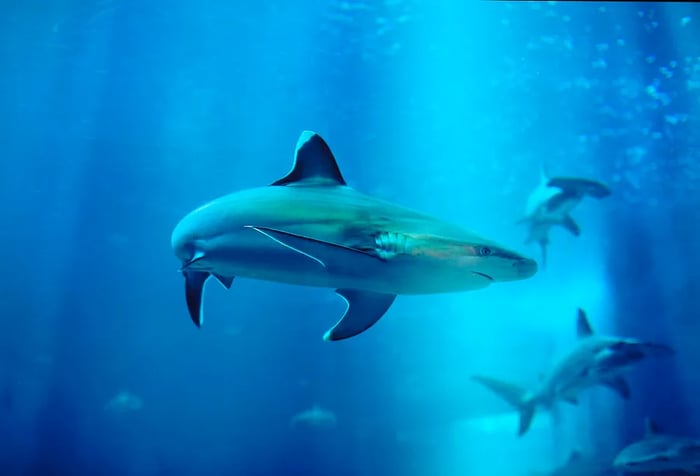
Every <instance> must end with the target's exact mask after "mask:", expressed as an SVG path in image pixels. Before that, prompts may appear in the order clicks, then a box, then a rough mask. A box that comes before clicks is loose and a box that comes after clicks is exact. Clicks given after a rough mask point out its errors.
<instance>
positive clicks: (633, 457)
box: [613, 418, 700, 474]
mask: <svg viewBox="0 0 700 476" xmlns="http://www.w3.org/2000/svg"><path fill="white" fill-rule="evenodd" d="M644 426H645V434H644V438H643V439H641V440H639V441H636V442H634V443H632V444H630V445H628V446H626V447H625V448H623V449H622V451H620V453H618V455H617V456H616V457H615V461H614V463H613V466H614V467H615V469H616V470H618V471H621V472H629V473H654V474H656V473H657V472H666V471H684V472H687V473H690V474H700V440H695V439H691V438H684V437H680V436H673V435H666V434H663V433H662V432H661V431H660V430H659V428H658V426H657V425H656V424H655V423H654V422H653V421H651V420H649V419H648V418H647V419H646V420H645V422H644Z"/></svg>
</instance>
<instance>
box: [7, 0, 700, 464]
mask: <svg viewBox="0 0 700 476" xmlns="http://www.w3.org/2000/svg"><path fill="white" fill-rule="evenodd" d="M40 3H41V5H39V4H37V3H34V2H23V1H12V0H8V1H5V2H3V3H2V5H1V6H0V39H1V41H0V71H2V74H1V75H0V145H1V147H2V148H1V149H0V160H1V161H2V173H1V174H0V203H2V204H3V205H2V208H1V209H0V210H1V211H2V213H1V220H2V226H0V249H1V250H2V251H3V252H2V262H3V265H2V269H3V271H4V272H3V273H2V278H0V280H1V285H2V286H1V289H2V302H3V310H2V313H1V315H2V320H3V332H2V333H1V335H0V438H1V439H2V444H1V445H0V474H3V475H15V474H18V475H59V474H60V475H63V474H71V475H126V474H128V475H190V474H197V475H203V474H207V475H233V474H236V475H239V474H240V475H279V474H290V475H307V476H309V475H327V474H333V475H336V476H351V475H352V476H355V475H380V474H381V475H402V476H403V475H441V476H452V475H463V474H475V475H494V474H504V475H505V474H508V475H529V474H531V472H532V471H546V470H549V469H551V468H554V467H556V466H558V465H561V464H562V463H563V462H564V461H565V460H566V459H567V457H568V455H569V454H570V452H571V451H572V450H573V449H575V448H579V449H582V450H584V451H587V452H589V453H601V454H602V453H605V454H606V457H609V456H610V455H613V456H614V454H615V453H616V452H617V451H619V449H621V448H622V447H623V446H624V445H626V444H628V443H631V442H633V441H635V440H638V439H640V438H641V437H642V433H643V423H642V422H643V419H644V418H645V417H651V418H653V419H655V420H656V421H658V422H659V423H660V424H661V426H662V427H663V428H664V430H665V431H668V432H669V433H672V434H675V435H682V436H688V437H698V438H700V413H699V411H700V407H699V405H700V404H699V403H698V400H697V398H696V396H697V395H698V392H699V391H700V380H699V379H698V373H697V366H698V364H699V363H700V347H699V346H698V341H699V339H700V320H699V319H700V305H699V304H698V303H699V302H700V301H699V300H698V299H697V294H698V292H699V291H700V287H698V286H699V285H698V283H699V282H700V280H699V279H698V278H699V276H698V272H697V270H698V269H699V266H700V252H699V251H698V250H699V248H698V242H699V241H698V240H699V239H700V212H698V204H700V132H699V131H700V124H699V121H700V119H699V118H700V116H699V114H700V7H698V6H697V5H694V4H663V3H567V2H540V3H518V2H513V3H508V2H460V1H453V2H450V1H442V2H428V1H425V0H385V1H381V2H380V1H376V2H372V1H367V2H355V1H350V0H347V1H342V2H341V1H333V2H324V1H319V0H303V1H299V2H283V1H276V2H273V1H270V2H187V1H184V0H173V1H169V2H165V1H160V2H158V1H152V2H145V1H139V0H100V1H88V0H74V1H69V0H63V1H58V0H57V1H53V2H40ZM305 129H311V130H315V131H318V132H319V133H320V134H322V135H323V137H324V138H325V139H326V140H327V142H328V143H329V145H330V147H331V149H332V150H333V152H334V154H335V156H336V158H337V160H338V163H339V166H340V168H341V170H342V172H343V175H344V176H345V178H346V179H347V181H348V183H349V185H351V186H353V187H355V188H357V189H359V190H361V191H363V192H366V193H368V194H370V195H373V196H376V197H379V198H383V199H386V200H390V201H393V202H396V203H400V204H402V205H405V206H408V207H411V208H415V209H418V210H421V211H423V212H426V213H429V214H432V215H434V216H437V217H440V218H443V219H446V220H449V221H451V222H454V223H457V224H459V225H461V226H463V227H464V228H466V229H469V230H473V231H475V232H477V233H478V234H480V235H483V236H487V237H489V238H491V239H494V240H496V241H498V242H500V243H504V244H507V245H508V246H509V247H511V248H513V249H516V250H518V251H519V252H522V253H524V254H527V255H529V256H532V257H534V258H537V259H539V253H540V250H539V248H538V247H537V246H536V245H534V244H530V245H526V244H524V242H523V241H524V238H525V236H526V228H525V227H524V226H523V225H518V224H517V223H516V222H517V221H518V220H519V219H520V218H522V215H523V213H524V208H525V202H526V200H527V197H528V195H529V194H530V192H531V191H532V189H534V188H535V186H536V185H537V184H538V181H539V177H540V169H541V168H542V167H544V168H545V169H546V170H547V172H548V173H549V174H551V175H554V176H556V175H564V176H581V177H588V178H592V179H596V180H599V181H601V182H603V183H606V184H607V185H609V186H610V188H611V189H612V190H613V194H612V195H611V197H609V198H606V199H605V200H601V201H596V200H584V201H583V202H582V203H581V205H580V206H579V207H578V208H577V209H576V210H574V212H573V215H574V216H575V218H576V220H577V221H578V223H579V224H580V226H581V229H582V234H581V236H580V237H574V236H572V235H570V234H568V233H567V232H566V231H564V230H563V229H561V228H559V229H554V230H553V231H552V233H551V236H550V238H551V244H550V247H549V258H548V264H547V267H546V268H544V269H542V268H541V269H540V271H539V272H538V273H537V275H535V277H533V278H532V279H529V280H526V281H516V282H511V283H497V284H494V285H493V286H490V287H489V288H487V289H484V290H478V291H473V292H465V293H454V294H438V295H431V296H399V297H398V298H397V300H396V302H395V303H394V305H393V306H392V308H391V309H390V310H389V312H388V313H387V314H386V316H385V317H383V318H382V319H381V320H380V321H379V322H378V323H377V324H376V325H375V326H374V327H372V328H371V329H369V330H368V331H366V332H365V333H363V334H361V335H359V336H357V337H354V338H352V339H348V340H346V341H342V342H333V343H329V342H324V341H323V340H322V339H321V336H322V335H323V333H324V332H325V331H326V330H327V329H328V328H329V327H330V326H332V325H333V324H334V323H335V322H336V320H337V318H338V316H339V315H340V314H342V312H343V303H342V301H341V300H340V298H338V297H337V296H336V295H335V294H334V293H333V292H332V290H329V289H314V288H303V287H295V286H289V285H283V284H275V283H271V282H263V281H253V280H249V279H242V278H241V279H237V280H236V282H235V283H234V285H233V287H232V288H231V290H230V291H227V290H225V289H223V288H222V287H221V286H218V285H216V284H215V283H213V282H209V283H208V286H207V292H206V303H205V305H206V315H207V321H206V324H205V325H204V326H203V327H202V328H201V329H197V328H195V327H194V326H193V325H192V323H191V321H190V319H189V317H188V315H187V309H186V306H185V302H184V290H183V287H184V284H183V279H182V276H181V275H180V273H178V268H179V266H180V263H179V262H178V260H177V259H176V258H175V256H174V255H173V252H172V250H171V247H170V234H171V232H172V229H173V227H174V226H175V225H176V224H177V222H178V221H179V220H180V219H181V218H182V217H183V216H184V215H185V214H186V213H187V212H189V211H190V210H192V209H194V208H195V207H197V206H199V205H201V204H203V203H205V202H207V201H208V200H211V199H213V198H216V197H218V196H221V195H224V194H226V193H229V192H232V191H235V190H240V189H244V188H249V187H256V186H261V185H265V184H268V183H271V182H273V181H275V180H277V179H278V178H280V177H282V176H283V175H285V174H286V173H287V172H288V170H289V168H290V167H291V163H292V158H293V153H294V145H295V143H296V140H297V138H298V136H299V134H300V133H301V131H302V130H305ZM578 307H583V308H585V309H586V310H587V312H588V314H589V316H590V318H591V321H592V324H593V326H594V328H595V329H596V331H598V332H601V333H606V334H618V335H623V336H629V337H636V338H640V339H648V340H653V341H657V342H662V343H665V344H668V345H670V346H672V347H673V348H674V349H675V351H676V355H675V356H674V357H672V358H670V359H658V360H650V361H649V362H645V363H643V364H641V365H640V366H639V367H638V368H636V369H634V370H633V371H631V372H630V374H629V376H628V380H629V382H630V387H631V390H632V398H631V399H630V400H629V401H624V400H622V399H620V398H619V397H618V396H617V395H615V394H614V393H612V392H610V391H609V390H607V389H604V388H596V389H593V390H590V391H588V392H586V393H585V394H584V395H582V397H581V401H580V402H579V405H577V406H570V405H567V404H563V405H562V406H561V407H560V408H557V409H556V410H555V411H554V412H552V413H549V414H548V412H540V413H539V414H538V415H537V416H536V420H535V424H534V425H533V429H532V430H531V431H530V432H529V433H528V434H527V435H525V436H524V437H522V438H518V437H517V436H516V435H515V433H516V429H517V421H516V416H515V413H514V412H512V411H511V409H510V407H508V406H507V405H506V404H505V403H503V402H502V401H500V400H499V399H498V398H497V397H495V396H494V395H493V394H491V393H489V392H487V391H486V390H484V389H483V388H482V387H479V386H478V385H476V384H475V383H474V382H473V381H471V380H470V379H469V377H470V376H471V375H472V374H475V373H485V374H490V375H494V376H501V377H504V378H510V380H512V381H515V382H517V383H519V384H522V385H526V386H534V385H536V384H537V382H538V379H539V375H541V373H542V372H546V370H547V369H548V368H551V366H552V365H553V364H554V363H555V362H556V359H557V357H558V356H560V355H562V354H563V353H565V352H566V351H567V349H569V348H571V346H572V345H573V344H574V343H575V333H574V329H575V315H576V308H578ZM120 396H121V399H120ZM314 405H319V406H320V407H321V408H324V409H326V410H328V411H330V412H332V413H333V414H334V415H335V418H336V421H335V425H331V427H324V426H322V425H313V424H310V425H295V424H292V422H293V418H294V415H298V414H299V412H302V411H304V410H308V409H310V408H312V407H313V406H314Z"/></svg>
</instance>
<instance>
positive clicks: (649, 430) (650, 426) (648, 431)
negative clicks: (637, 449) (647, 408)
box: [644, 417, 661, 438]
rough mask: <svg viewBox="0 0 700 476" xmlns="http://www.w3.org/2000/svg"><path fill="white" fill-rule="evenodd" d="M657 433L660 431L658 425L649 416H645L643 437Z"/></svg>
mask: <svg viewBox="0 0 700 476" xmlns="http://www.w3.org/2000/svg"><path fill="white" fill-rule="evenodd" d="M659 433H661V429H660V428H659V425H658V424H657V423H656V422H655V421H654V420H652V419H651V418H649V417H647V418H645V419H644V437H645V438H650V437H652V436H654V435H658V434H659Z"/></svg>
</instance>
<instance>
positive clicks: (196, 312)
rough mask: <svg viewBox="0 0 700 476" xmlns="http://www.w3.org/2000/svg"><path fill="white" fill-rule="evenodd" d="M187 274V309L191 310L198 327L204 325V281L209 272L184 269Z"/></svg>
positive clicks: (193, 320) (191, 315)
mask: <svg viewBox="0 0 700 476" xmlns="http://www.w3.org/2000/svg"><path fill="white" fill-rule="evenodd" d="M182 274H184V275H185V299H186V300H187V310H188V311H189V312H190V317H191V318H192V322H194V323H195V325H196V326H197V327H201V325H202V320H203V316H202V294H203V292H204V283H205V282H206V280H207V278H208V277H209V273H207V272H204V271H189V270H184V271H183V272H182Z"/></svg>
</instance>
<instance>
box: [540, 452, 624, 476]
mask: <svg viewBox="0 0 700 476" xmlns="http://www.w3.org/2000/svg"><path fill="white" fill-rule="evenodd" d="M614 474H615V472H614V470H613V469H612V468H611V466H610V460H607V461H606V460H605V459H603V458H595V457H591V456H585V455H583V454H582V453H581V452H579V451H572V452H571V455H570V456H569V459H568V460H566V463H564V464H563V465H562V466H559V467H558V468H555V469H553V470H552V471H547V472H532V473H530V476H613V475H614Z"/></svg>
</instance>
